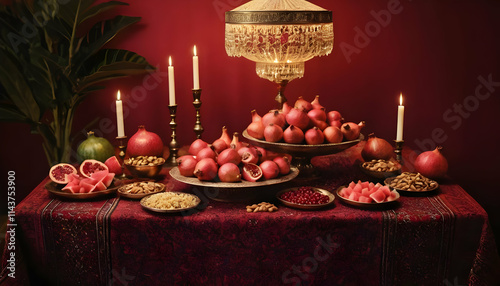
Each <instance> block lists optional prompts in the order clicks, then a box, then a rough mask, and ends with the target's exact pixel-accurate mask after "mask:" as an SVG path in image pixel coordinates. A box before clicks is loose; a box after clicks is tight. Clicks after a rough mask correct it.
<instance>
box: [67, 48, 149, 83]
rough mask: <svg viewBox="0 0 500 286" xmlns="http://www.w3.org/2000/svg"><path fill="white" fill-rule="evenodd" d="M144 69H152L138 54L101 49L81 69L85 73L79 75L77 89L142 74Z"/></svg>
mask: <svg viewBox="0 0 500 286" xmlns="http://www.w3.org/2000/svg"><path fill="white" fill-rule="evenodd" d="M146 70H151V71H153V70H154V67H152V66H151V65H149V63H148V62H147V61H146V59H145V58H144V57H142V56H139V55H138V54H136V53H134V52H131V51H127V50H117V49H103V50H100V51H99V52H98V53H97V54H95V55H94V56H93V57H92V58H90V59H89V60H88V63H87V66H86V67H84V68H83V69H82V71H86V75H85V76H84V75H83V74H82V75H80V77H81V80H80V83H79V85H78V89H77V90H79V91H82V90H84V89H87V88H88V87H90V86H93V85H96V84H98V83H100V82H102V81H105V80H109V79H111V78H119V77H124V76H129V75H136V74H143V73H144V72H145V71H146Z"/></svg>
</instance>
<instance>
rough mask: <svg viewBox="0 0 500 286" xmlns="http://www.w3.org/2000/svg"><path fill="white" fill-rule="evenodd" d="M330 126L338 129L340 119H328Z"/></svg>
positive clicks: (340, 124)
mask: <svg viewBox="0 0 500 286" xmlns="http://www.w3.org/2000/svg"><path fill="white" fill-rule="evenodd" d="M330 126H334V127H337V128H339V129H340V127H342V121H340V120H333V121H330Z"/></svg>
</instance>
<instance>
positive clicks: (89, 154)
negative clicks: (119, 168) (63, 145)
mask: <svg viewBox="0 0 500 286" xmlns="http://www.w3.org/2000/svg"><path fill="white" fill-rule="evenodd" d="M76 154H77V155H78V161H79V162H82V161H84V160H87V159H94V160H97V161H100V162H104V161H106V160H107V159H108V158H109V157H111V156H113V155H114V154H115V148H114V147H113V145H111V143H109V141H108V140H107V139H106V138H102V137H96V136H95V135H94V132H92V131H90V132H89V133H87V139H85V141H83V142H82V143H80V145H78V149H77V150H76Z"/></svg>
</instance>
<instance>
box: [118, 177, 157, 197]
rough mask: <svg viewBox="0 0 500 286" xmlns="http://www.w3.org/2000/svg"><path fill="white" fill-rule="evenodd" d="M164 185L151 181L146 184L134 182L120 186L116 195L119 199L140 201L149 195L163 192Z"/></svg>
mask: <svg viewBox="0 0 500 286" xmlns="http://www.w3.org/2000/svg"><path fill="white" fill-rule="evenodd" d="M164 190H165V185H164V184H162V183H156V182H153V181H148V182H134V183H130V184H127V185H125V186H122V187H120V188H119V189H118V194H120V196H121V197H124V198H129V199H142V198H143V197H145V196H147V195H151V194H156V193H159V192H163V191H164Z"/></svg>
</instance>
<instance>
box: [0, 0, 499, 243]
mask: <svg viewBox="0 0 500 286" xmlns="http://www.w3.org/2000/svg"><path fill="white" fill-rule="evenodd" d="M129 2H130V6H128V7H124V8H121V10H119V11H118V13H120V14H125V15H130V16H140V17H142V20H141V22H140V23H139V24H138V25H136V26H134V27H132V28H130V29H129V31H128V33H127V34H126V35H125V36H122V37H120V38H117V39H115V40H114V41H113V42H112V43H111V46H115V47H120V48H125V49H129V50H132V51H135V52H138V53H139V54H141V55H143V56H145V57H146V58H147V59H148V60H149V62H150V63H151V64H153V65H155V66H157V67H158V72H157V73H156V74H153V75H148V76H145V77H142V76H141V77H136V78H132V79H125V80H117V81H114V82H112V83H110V84H109V85H108V88H107V89H106V90H104V91H101V92H99V93H96V94H94V95H92V96H90V97H89V98H88V100H86V101H85V102H84V103H83V104H82V105H81V106H80V107H79V109H78V111H77V114H76V122H75V126H74V130H75V132H76V133H78V134H79V135H78V136H77V140H76V141H77V142H75V144H76V143H78V142H79V141H81V140H83V138H84V134H85V131H84V130H82V128H83V126H85V125H86V124H87V123H88V122H90V121H91V120H93V119H94V118H95V117H99V118H100V120H99V121H98V122H100V125H97V126H95V128H94V130H96V129H98V130H100V133H101V134H100V135H101V136H104V137H106V138H108V139H109V140H110V141H111V142H115V141H114V137H115V136H116V128H115V112H114V100H115V96H116V90H117V89H120V90H121V91H122V96H123V100H124V105H125V113H126V119H125V133H126V134H127V135H128V136H131V135H133V134H134V132H135V131H136V129H137V126H138V125H140V124H144V125H146V128H147V129H148V130H150V131H153V132H156V133H158V134H159V135H160V136H161V137H162V138H163V140H164V143H165V144H168V142H169V141H170V129H169V126H168V122H169V115H168V108H167V106H168V82H167V77H166V70H167V58H168V56H172V58H173V62H174V66H175V78H176V92H177V104H178V113H177V114H178V116H177V122H178V140H179V141H180V143H182V144H189V143H190V142H191V141H192V140H193V139H194V138H195V134H194V132H193V126H194V120H195V114H194V107H193V105H192V101H193V98H192V93H191V88H192V84H193V83H192V81H193V80H192V49H193V45H195V44H196V45H197V48H198V54H199V58H200V82H201V88H202V89H203V93H202V102H203V106H202V124H203V127H204V128H205V132H204V133H203V139H205V140H207V141H212V140H214V139H216V138H218V137H219V135H220V130H221V127H222V126H224V125H225V126H227V127H228V128H229V130H230V131H231V132H234V131H237V132H241V131H242V130H243V129H244V128H245V127H246V125H247V124H248V123H249V122H250V111H251V110H252V109H256V110H257V111H258V112H259V113H260V114H263V113H265V112H267V111H268V110H269V109H272V108H274V107H275V102H274V96H275V94H276V90H275V85H274V84H273V83H271V82H268V81H266V80H263V79H260V78H259V77H258V76H257V75H256V74H255V64H254V63H253V62H250V61H248V60H246V59H243V58H230V57H228V56H227V55H226V52H225V49H224V17H223V16H224V14H223V13H224V12H225V11H227V10H230V9H233V8H235V7H237V6H239V5H241V4H243V3H244V2H246V1H241V0H213V1H162V0H150V1H129ZM313 2H314V3H315V4H317V5H319V6H322V7H324V8H326V9H329V10H332V11H333V16H334V20H333V22H334V31H335V45H334V50H333V52H332V54H331V55H329V56H327V57H322V58H315V59H312V60H310V61H309V62H307V63H306V72H305V76H304V77H303V78H302V79H298V80H294V81H292V82H291V83H290V84H289V86H288V87H287V90H286V95H287V98H288V99H289V100H290V101H292V102H293V101H294V100H295V99H296V98H297V97H298V96H304V97H305V98H306V99H308V100H312V99H313V98H314V96H315V95H320V99H321V103H322V104H323V105H324V106H325V107H327V109H329V110H333V109H336V110H339V111H341V112H342V114H343V116H344V117H345V118H346V119H347V120H349V121H360V120H365V121H366V122H367V127H366V128H365V130H364V131H363V133H364V134H365V135H366V134H368V133H370V132H375V134H376V135H377V136H378V137H382V138H385V139H387V140H390V141H392V140H393V139H394V138H395V134H396V112H397V107H396V106H397V104H398V96H399V93H400V92H403V95H404V100H405V106H406V113H405V132H404V137H405V142H406V144H407V145H408V146H410V147H413V148H415V149H417V150H419V151H424V150H429V149H432V148H433V147H434V146H435V145H436V144H438V145H442V146H443V147H444V154H445V156H446V157H447V158H448V161H449V164H450V170H449V175H450V176H451V177H452V178H454V179H455V180H456V181H458V182H459V183H460V184H461V185H462V186H463V187H464V188H465V189H466V190H467V191H468V192H469V193H470V194H471V195H473V196H474V198H476V200H478V201H479V202H480V203H481V205H482V206H483V207H484V208H485V209H486V210H487V211H488V212H489V214H490V219H491V222H492V224H493V225H494V226H495V227H496V230H497V231H496V236H497V237H499V236H500V232H499V231H498V230H499V229H500V212H499V211H498V209H499V207H500V204H499V203H498V200H499V199H500V195H499V192H500V190H498V187H497V185H498V183H497V182H495V180H496V178H497V173H498V170H499V168H498V167H497V166H498V163H499V161H500V156H499V153H497V152H496V148H497V146H498V138H499V131H500V128H499V127H498V123H497V122H498V115H499V111H500V99H499V95H500V65H499V62H500V61H499V60H500V52H499V51H500V35H499V32H498V27H500V17H498V15H499V13H500V2H499V1H490V0H478V1H451V0H446V1H428V0H421V1H411V0H400V1H397V0H389V1H386V0H377V1H370V0H360V1H340V0H339V1H327V0H317V1H313ZM377 19H378V20H377ZM488 82H489V83H488ZM488 93H489V95H488ZM0 128H1V131H2V140H0V142H1V148H0V158H1V163H0V174H1V175H0V177H1V178H2V186H3V187H2V190H6V183H5V180H6V177H7V172H8V171H9V170H14V171H15V172H16V183H17V200H18V202H19V201H20V200H21V199H22V198H23V197H24V196H25V195H26V194H28V193H29V192H30V191H31V190H32V189H33V188H34V187H35V186H36V185H37V184H38V183H39V182H40V181H41V180H42V179H43V178H44V177H45V176H46V174H47V171H48V166H47V163H46V160H45V157H44V154H43V150H42V147H41V141H40V140H39V138H38V137H37V136H36V135H31V134H29V129H28V128H27V127H26V126H23V125H19V124H5V123H2V124H0ZM98 132H99V131H98ZM75 146H76V145H75ZM4 193H5V191H4V192H2V195H3V196H5V194H4ZM2 201H4V200H2ZM0 208H1V209H5V208H6V203H5V204H4V203H2V205H1V206H0Z"/></svg>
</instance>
